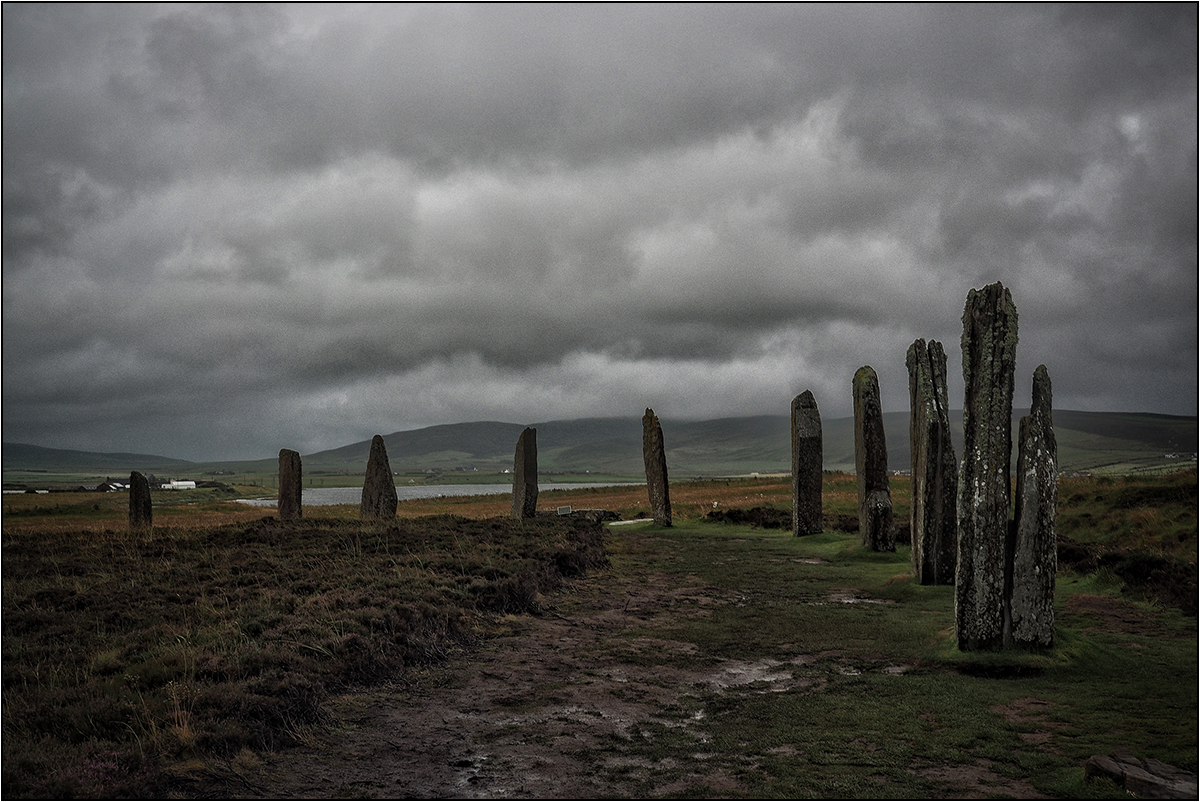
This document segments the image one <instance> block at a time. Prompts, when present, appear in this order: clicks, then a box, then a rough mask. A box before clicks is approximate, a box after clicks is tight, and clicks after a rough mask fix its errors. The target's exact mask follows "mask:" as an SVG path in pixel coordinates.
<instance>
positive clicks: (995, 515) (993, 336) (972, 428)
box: [954, 282, 1017, 650]
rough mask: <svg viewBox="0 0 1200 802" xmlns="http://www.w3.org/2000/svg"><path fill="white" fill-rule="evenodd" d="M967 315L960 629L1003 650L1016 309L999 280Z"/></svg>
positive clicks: (967, 645) (975, 293)
mask: <svg viewBox="0 0 1200 802" xmlns="http://www.w3.org/2000/svg"><path fill="white" fill-rule="evenodd" d="M962 320H963V334H962V351H963V380H964V383H965V384H966V391H965V397H964V399H963V456H962V462H961V467H960V469H959V472H958V503H957V505H956V506H957V510H958V566H957V569H956V574H955V594H954V619H955V628H956V634H957V637H958V647H959V648H960V649H963V650H973V649H1000V648H1002V647H1003V645H1004V606H1005V604H1004V602H1005V592H1004V583H1005V570H1004V566H1005V546H1006V544H1007V541H1008V509H1009V468H1010V466H1011V459H1012V458H1011V450H1012V397H1013V371H1014V368H1015V366H1016V356H1017V308H1016V306H1015V305H1014V304H1013V301H1012V296H1011V295H1009V292H1008V290H1006V289H1005V288H1004V286H1003V285H1002V284H1000V283H999V282H997V283H995V284H991V285H988V286H987V287H984V288H983V289H982V290H971V291H970V293H968V295H967V303H966V308H965V309H964V310H963V318H962Z"/></svg>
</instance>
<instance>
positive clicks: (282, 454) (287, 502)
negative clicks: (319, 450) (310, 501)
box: [279, 448, 304, 521]
mask: <svg viewBox="0 0 1200 802" xmlns="http://www.w3.org/2000/svg"><path fill="white" fill-rule="evenodd" d="M303 494H304V475H303V471H302V470H301V465H300V452H298V451H292V450H291V449H288V448H281V449H279V520H281V521H295V520H299V519H300V518H302V517H304V509H303V506H302V504H301V501H302V498H303Z"/></svg>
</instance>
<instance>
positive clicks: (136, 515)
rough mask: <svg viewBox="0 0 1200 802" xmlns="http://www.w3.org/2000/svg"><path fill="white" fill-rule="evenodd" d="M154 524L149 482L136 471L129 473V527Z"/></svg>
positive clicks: (146, 526)
mask: <svg viewBox="0 0 1200 802" xmlns="http://www.w3.org/2000/svg"><path fill="white" fill-rule="evenodd" d="M153 525H154V509H153V508H152V507H151V506H150V483H149V482H147V481H146V477H145V476H142V474H140V473H138V472H137V471H133V472H132V473H130V474H129V528H130V529H149V528H150V527H151V526H153Z"/></svg>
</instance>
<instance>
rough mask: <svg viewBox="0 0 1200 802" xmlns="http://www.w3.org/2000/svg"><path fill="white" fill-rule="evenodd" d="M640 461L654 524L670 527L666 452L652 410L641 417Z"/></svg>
mask: <svg viewBox="0 0 1200 802" xmlns="http://www.w3.org/2000/svg"><path fill="white" fill-rule="evenodd" d="M642 461H643V462H645V463H646V490H647V492H648V493H649V494H650V511H651V513H652V514H653V515H654V523H656V524H658V525H659V526H670V525H671V490H670V486H669V483H668V481H667V450H666V446H665V445H664V443H663V432H662V425H661V424H660V423H659V420H658V416H657V415H655V414H654V410H652V409H649V408H647V409H646V414H645V415H643V416H642Z"/></svg>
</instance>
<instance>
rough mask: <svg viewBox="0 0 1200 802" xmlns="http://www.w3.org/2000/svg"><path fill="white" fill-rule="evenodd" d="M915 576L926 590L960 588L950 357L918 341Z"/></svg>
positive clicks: (912, 358)
mask: <svg viewBox="0 0 1200 802" xmlns="http://www.w3.org/2000/svg"><path fill="white" fill-rule="evenodd" d="M905 362H906V364H907V365H908V393H909V409H910V414H909V446H910V450H911V463H910V464H911V467H912V471H911V474H912V493H911V500H910V508H909V509H910V516H909V531H910V532H911V537H912V566H913V574H914V575H915V576H916V578H917V581H918V582H920V583H921V584H922V585H952V584H954V568H955V563H956V561H957V558H958V511H957V509H956V505H957V503H958V500H957V496H958V463H957V461H956V460H955V457H954V444H953V442H952V441H951V439H950V415H949V403H948V401H947V392H946V352H945V351H944V350H942V344H941V343H939V342H937V341H936V340H930V341H929V343H928V345H926V343H925V341H924V340H920V339H918V340H917V341H916V342H914V343H913V344H912V345H910V346H909V348H908V355H907V358H906V360H905Z"/></svg>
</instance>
